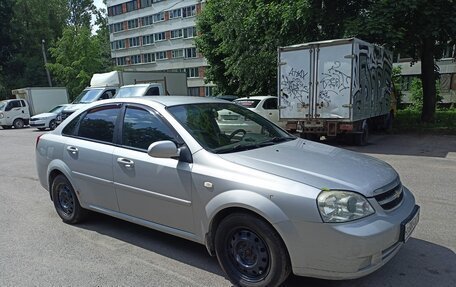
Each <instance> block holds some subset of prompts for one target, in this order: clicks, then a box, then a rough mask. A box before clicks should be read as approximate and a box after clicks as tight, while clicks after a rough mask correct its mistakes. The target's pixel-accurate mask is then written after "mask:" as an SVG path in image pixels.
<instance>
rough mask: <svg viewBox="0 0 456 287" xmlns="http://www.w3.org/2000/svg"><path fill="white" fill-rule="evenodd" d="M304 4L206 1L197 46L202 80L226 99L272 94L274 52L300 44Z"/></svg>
mask: <svg viewBox="0 0 456 287" xmlns="http://www.w3.org/2000/svg"><path fill="white" fill-rule="evenodd" d="M306 12H307V2H306V1H302V0H296V1H286V2H284V1H278V0H277V1H260V0H247V1H246V0H233V1H215V0H212V1H207V3H206V6H205V8H204V10H203V12H202V14H201V15H200V16H199V18H198V21H197V26H198V30H199V32H200V35H199V36H198V37H197V40H196V44H197V47H198V49H199V50H200V51H201V52H202V53H203V54H204V56H205V57H206V59H207V60H208V62H209V63H210V65H211V66H210V67H209V68H208V71H207V78H208V80H210V81H214V82H215V83H216V84H217V85H218V88H219V90H220V91H221V92H223V93H225V94H238V95H252V94H263V95H265V94H275V92H276V82H277V73H276V68H277V47H278V46H281V45H285V44H290V43H296V42H299V41H302V40H303V39H304V29H303V26H302V25H300V23H301V22H302V21H303V19H304V16H305V13H306Z"/></svg>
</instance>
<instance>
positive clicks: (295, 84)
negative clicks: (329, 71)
mask: <svg viewBox="0 0 456 287" xmlns="http://www.w3.org/2000/svg"><path fill="white" fill-rule="evenodd" d="M312 63H313V50H312V49H311V48H307V49H304V50H303V49H299V50H284V51H281V50H279V78H278V85H279V118H280V119H303V118H306V117H309V116H310V114H311V110H310V94H311V86H312V82H311V79H312V74H313V73H312V67H311V65H312Z"/></svg>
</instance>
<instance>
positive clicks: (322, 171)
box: [220, 139, 399, 197]
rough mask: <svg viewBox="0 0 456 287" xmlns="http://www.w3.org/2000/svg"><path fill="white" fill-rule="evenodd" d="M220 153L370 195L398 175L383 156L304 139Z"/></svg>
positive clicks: (306, 181) (294, 176)
mask: <svg viewBox="0 0 456 287" xmlns="http://www.w3.org/2000/svg"><path fill="white" fill-rule="evenodd" d="M220 157H222V158H223V159H225V160H228V161H230V162H234V163H237V164H240V165H243V166H247V167H250V168H254V169H257V170H260V171H263V172H267V173H270V174H274V175H277V176H281V177H285V178H288V179H290V180H294V181H298V182H301V183H304V184H307V185H310V186H313V187H315V188H319V189H326V188H328V189H340V190H350V191H356V192H359V193H361V194H363V195H365V196H367V197H371V196H373V194H374V191H376V190H378V189H380V188H383V187H385V186H386V185H389V184H391V183H392V182H394V181H397V180H398V178H399V176H398V174H397V172H396V171H395V170H394V169H393V168H392V167H391V166H390V165H389V164H387V163H385V162H383V161H381V160H378V159H375V158H373V157H370V156H367V155H363V154H359V153H356V152H352V151H348V150H345V149H341V148H336V147H332V146H328V145H324V144H320V143H315V142H312V141H305V140H302V139H296V140H293V141H290V142H286V143H281V144H276V145H272V146H267V147H263V148H258V149H253V150H248V151H243V152H236V153H229V154H220Z"/></svg>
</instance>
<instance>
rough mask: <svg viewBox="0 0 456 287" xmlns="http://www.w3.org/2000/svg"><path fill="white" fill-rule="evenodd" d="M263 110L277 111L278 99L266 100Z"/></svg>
mask: <svg viewBox="0 0 456 287" xmlns="http://www.w3.org/2000/svg"><path fill="white" fill-rule="evenodd" d="M263 109H265V110H277V99H276V98H269V99H266V100H265V101H264V103H263Z"/></svg>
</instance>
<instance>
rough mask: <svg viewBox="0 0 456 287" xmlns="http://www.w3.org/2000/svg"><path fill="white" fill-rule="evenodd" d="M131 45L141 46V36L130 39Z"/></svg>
mask: <svg viewBox="0 0 456 287" xmlns="http://www.w3.org/2000/svg"><path fill="white" fill-rule="evenodd" d="M128 41H129V44H130V47H138V46H139V37H133V38H130V39H128Z"/></svg>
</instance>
